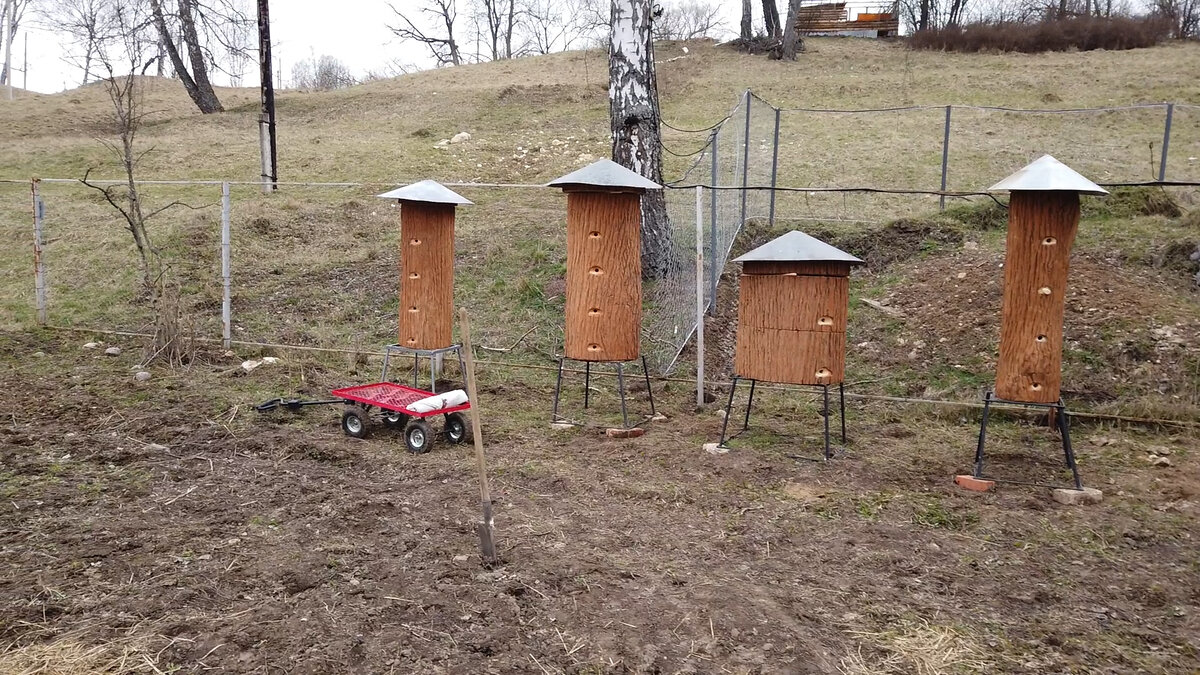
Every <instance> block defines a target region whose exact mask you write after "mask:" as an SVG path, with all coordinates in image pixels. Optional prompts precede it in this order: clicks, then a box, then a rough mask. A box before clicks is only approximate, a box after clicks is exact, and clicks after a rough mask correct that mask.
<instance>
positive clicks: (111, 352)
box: [104, 347, 121, 356]
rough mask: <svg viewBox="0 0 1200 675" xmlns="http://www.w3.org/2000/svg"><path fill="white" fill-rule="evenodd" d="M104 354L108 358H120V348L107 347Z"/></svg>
mask: <svg viewBox="0 0 1200 675" xmlns="http://www.w3.org/2000/svg"><path fill="white" fill-rule="evenodd" d="M104 353H105V354H107V355H108V356H120V355H121V348H120V347H109V348H108V349H105V350H104Z"/></svg>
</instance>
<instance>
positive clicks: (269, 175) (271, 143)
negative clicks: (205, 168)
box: [258, 0, 279, 192]
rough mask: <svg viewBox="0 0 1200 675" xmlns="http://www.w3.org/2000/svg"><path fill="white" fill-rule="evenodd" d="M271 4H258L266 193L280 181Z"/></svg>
mask: <svg viewBox="0 0 1200 675" xmlns="http://www.w3.org/2000/svg"><path fill="white" fill-rule="evenodd" d="M267 3H268V0H258V72H259V77H260V79H261V81H262V114H261V115H260V116H259V119H258V141H259V147H260V148H261V150H262V182H263V192H271V191H273V190H275V188H276V185H275V183H276V181H278V180H279V162H278V159H277V155H276V153H275V84H274V81H273V80H272V78H271V17H270V10H269V9H268V7H267Z"/></svg>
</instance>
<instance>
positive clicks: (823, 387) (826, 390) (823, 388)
mask: <svg viewBox="0 0 1200 675" xmlns="http://www.w3.org/2000/svg"><path fill="white" fill-rule="evenodd" d="M821 392H822V394H824V396H825V414H824V415H822V417H824V418H825V459H827V460H828V459H829V456H830V455H829V385H827V384H823V385H821Z"/></svg>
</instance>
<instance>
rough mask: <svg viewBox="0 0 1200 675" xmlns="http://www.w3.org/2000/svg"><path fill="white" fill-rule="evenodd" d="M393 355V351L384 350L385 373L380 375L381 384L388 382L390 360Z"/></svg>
mask: <svg viewBox="0 0 1200 675" xmlns="http://www.w3.org/2000/svg"><path fill="white" fill-rule="evenodd" d="M391 355H392V350H390V349H386V348H385V349H384V350H383V372H381V373H379V381H380V382H387V371H388V360H389V358H390V357H391Z"/></svg>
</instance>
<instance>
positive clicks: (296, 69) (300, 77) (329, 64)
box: [292, 54, 357, 91]
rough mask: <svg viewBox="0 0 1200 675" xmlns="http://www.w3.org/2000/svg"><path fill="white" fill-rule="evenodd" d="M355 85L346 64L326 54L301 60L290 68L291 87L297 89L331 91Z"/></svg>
mask: <svg viewBox="0 0 1200 675" xmlns="http://www.w3.org/2000/svg"><path fill="white" fill-rule="evenodd" d="M355 84H357V81H356V80H355V79H354V76H353V75H351V74H350V69H349V68H347V67H346V64H344V63H342V62H341V61H339V60H337V59H335V58H334V57H332V56H329V55H328V54H322V55H321V56H320V57H318V58H312V59H301V60H300V61H299V62H298V63H296V65H295V66H293V67H292V86H293V87H295V88H297V89H315V90H317V91H331V90H333V89H342V88H344V87H352V86H354V85H355Z"/></svg>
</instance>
